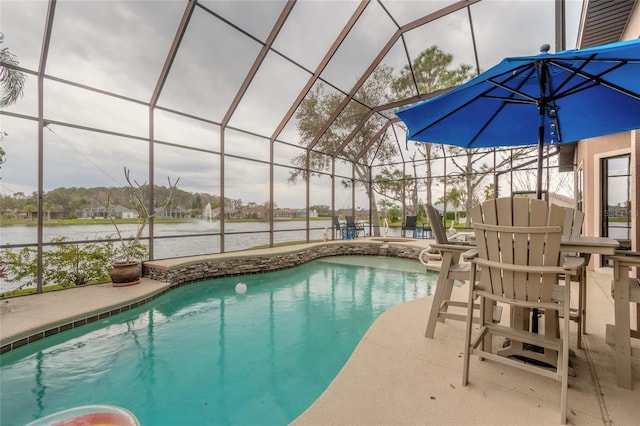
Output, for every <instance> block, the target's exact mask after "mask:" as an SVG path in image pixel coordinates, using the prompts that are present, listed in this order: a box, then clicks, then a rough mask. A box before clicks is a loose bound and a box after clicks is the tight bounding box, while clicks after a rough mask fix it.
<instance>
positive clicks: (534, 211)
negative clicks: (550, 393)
mask: <svg viewBox="0 0 640 426" xmlns="http://www.w3.org/2000/svg"><path fill="white" fill-rule="evenodd" d="M471 218H472V220H473V225H474V230H475V234H476V249H477V256H476V257H475V258H473V260H472V262H473V264H474V265H475V266H476V267H477V268H478V269H479V270H480V271H481V276H480V280H479V281H478V282H477V283H476V280H475V273H476V268H475V267H474V268H471V271H472V273H471V278H470V282H471V283H472V285H470V287H469V299H468V304H469V305H473V302H474V300H475V299H476V298H478V297H479V298H480V305H481V306H487V303H489V302H495V303H499V304H502V305H506V306H510V307H511V308H512V309H511V310H510V311H511V313H512V317H511V318H510V320H511V322H510V325H503V324H495V323H494V322H493V321H492V318H487V317H488V315H486V314H485V313H484V311H485V310H483V309H480V329H479V331H478V332H477V333H476V334H475V335H474V336H472V331H473V311H474V310H475V309H469V310H468V312H467V328H466V333H465V352H464V367H463V377H462V383H463V385H465V386H466V385H467V383H468V381H469V362H470V355H471V354H472V353H476V354H478V355H479V357H480V358H481V359H488V360H492V361H496V362H500V363H503V364H507V365H510V366H513V367H517V368H520V369H523V370H526V371H529V372H532V373H537V374H540V375H542V376H545V377H550V378H553V379H555V380H557V381H560V382H561V383H562V384H561V392H560V420H561V422H562V423H563V424H564V423H566V421H567V388H568V370H569V323H570V321H571V319H570V313H569V301H570V289H571V285H570V281H569V278H566V279H565V283H564V285H559V284H558V277H559V276H560V275H565V277H569V276H570V275H571V274H576V273H578V269H579V268H580V266H581V265H582V264H584V259H582V258H567V262H570V264H565V265H563V266H561V265H560V242H561V238H562V228H563V223H564V218H565V211H564V209H563V208H561V207H558V206H555V205H551V206H549V207H548V206H547V204H546V202H544V201H542V200H533V199H529V198H523V197H519V198H499V199H495V200H489V201H486V202H484V203H483V204H481V205H478V206H476V207H474V208H473V209H472V210H471ZM528 309H539V310H541V311H545V313H549V312H551V311H558V312H559V314H558V315H556V316H554V315H545V325H544V332H542V333H534V332H531V331H529V321H528V319H527V318H528V316H527V315H525V314H526V310H528ZM558 316H559V317H561V318H562V328H561V330H560V331H561V332H560V335H558V334H557V324H556V323H555V321H554V318H557V317H558ZM472 337H473V338H472ZM496 338H498V339H496ZM500 338H501V339H500ZM504 341H510V343H511V346H510V347H509V348H507V349H503V348H502V344H503V342H504ZM534 348H544V352H543V353H540V352H539V351H537V350H531V349H534ZM515 356H518V358H516V357H515ZM522 357H524V359H525V361H522ZM530 360H540V361H542V362H544V363H545V364H546V366H540V365H539V364H536V363H532V362H530ZM549 367H551V368H549Z"/></svg>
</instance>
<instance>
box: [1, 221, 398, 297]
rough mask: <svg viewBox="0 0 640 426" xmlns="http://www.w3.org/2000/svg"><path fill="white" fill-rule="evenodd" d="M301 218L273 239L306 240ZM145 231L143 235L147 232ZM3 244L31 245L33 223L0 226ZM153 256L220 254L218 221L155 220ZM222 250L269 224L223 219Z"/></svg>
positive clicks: (79, 229)
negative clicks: (223, 245)
mask: <svg viewBox="0 0 640 426" xmlns="http://www.w3.org/2000/svg"><path fill="white" fill-rule="evenodd" d="M305 226H306V223H305V222H304V221H276V222H274V230H275V231H276V232H274V237H273V238H274V242H275V243H281V242H287V241H302V240H305V239H306V230H305V229H304V228H305ZM119 227H120V230H121V231H122V233H123V234H124V235H127V236H129V235H132V234H133V232H134V231H135V228H136V225H135V224H123V225H119ZM311 227H312V228H314V229H312V230H311V235H310V238H311V240H321V239H322V237H323V231H324V228H325V227H327V228H329V232H331V230H332V224H331V221H330V220H317V221H311ZM147 230H148V229H147ZM147 230H145V235H148V234H147V233H146V231H147ZM1 232H2V242H1V244H2V245H3V246H7V245H21V244H35V242H36V240H37V229H36V227H35V226H23V225H16V226H7V227H3V228H1ZM154 233H155V234H154V238H155V244H154V257H155V259H166V258H174V257H183V256H196V255H201V254H211V253H220V223H219V222H213V223H210V222H206V221H194V222H183V223H159V224H156V225H155V228H154ZM114 235H115V229H114V227H113V225H111V224H110V223H105V224H104V225H65V226H46V227H44V228H43V241H44V242H49V241H51V239H53V238H56V237H66V238H67V239H68V240H70V241H86V240H98V239H105V238H108V237H109V236H114ZM388 235H389V236H390V237H394V236H399V235H400V228H391V229H390V230H389V233H388ZM224 243H225V252H232V251H239V250H246V249H250V248H252V247H256V246H262V245H269V223H266V222H225V241H224ZM18 285H19V284H17V283H8V282H6V280H5V279H2V278H0V293H2V292H5V291H10V290H13V289H15V288H16V287H17V286H18Z"/></svg>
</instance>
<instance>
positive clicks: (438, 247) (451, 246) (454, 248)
mask: <svg viewBox="0 0 640 426" xmlns="http://www.w3.org/2000/svg"><path fill="white" fill-rule="evenodd" d="M431 247H432V248H434V249H436V250H440V251H457V252H460V253H462V252H465V251H467V250H469V249H471V248H474V246H471V245H459V244H437V243H436V244H431Z"/></svg>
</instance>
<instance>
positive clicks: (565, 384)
mask: <svg viewBox="0 0 640 426" xmlns="http://www.w3.org/2000/svg"><path fill="white" fill-rule="evenodd" d="M565 286H571V279H570V278H569V277H567V278H566V279H565ZM565 294H566V296H567V297H566V300H565V301H564V311H563V314H564V318H563V319H562V325H563V327H562V328H563V330H562V333H563V335H562V336H561V338H562V343H561V345H562V379H561V381H562V387H561V389H560V392H561V393H560V423H562V424H563V425H564V424H567V393H568V389H569V323H570V322H571V316H570V314H571V308H570V300H569V290H567V291H566V292H565Z"/></svg>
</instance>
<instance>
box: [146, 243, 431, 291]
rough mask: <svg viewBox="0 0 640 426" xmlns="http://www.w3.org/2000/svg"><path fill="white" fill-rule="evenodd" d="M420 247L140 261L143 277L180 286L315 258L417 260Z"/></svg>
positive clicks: (333, 247)
mask: <svg viewBox="0 0 640 426" xmlns="http://www.w3.org/2000/svg"><path fill="white" fill-rule="evenodd" d="M420 251H421V249H420V248H419V247H412V246H409V245H405V244H395V243H387V242H383V241H381V242H375V241H373V242H355V241H350V242H327V243H314V244H308V245H304V246H300V248H295V247H293V248H289V249H286V250H282V249H280V250H279V251H277V252H273V250H254V251H248V252H239V253H237V254H233V253H225V254H214V255H209V256H195V257H190V258H183V259H173V260H172V261H171V264H170V265H167V264H166V262H163V261H149V262H145V263H144V268H143V275H144V276H145V277H148V278H151V279H154V280H157V281H162V282H167V283H169V284H171V285H172V286H174V285H182V284H186V283H191V282H195V281H202V280H208V279H213V278H221V277H228V276H236V275H247V274H257V273H264V272H271V271H277V270H281V269H287V268H292V267H294V266H298V265H301V264H303V263H306V262H310V261H312V260H315V259H319V258H322V257H330V256H345V255H347V256H389V257H400V258H406V259H418V255H419V254H420Z"/></svg>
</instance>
